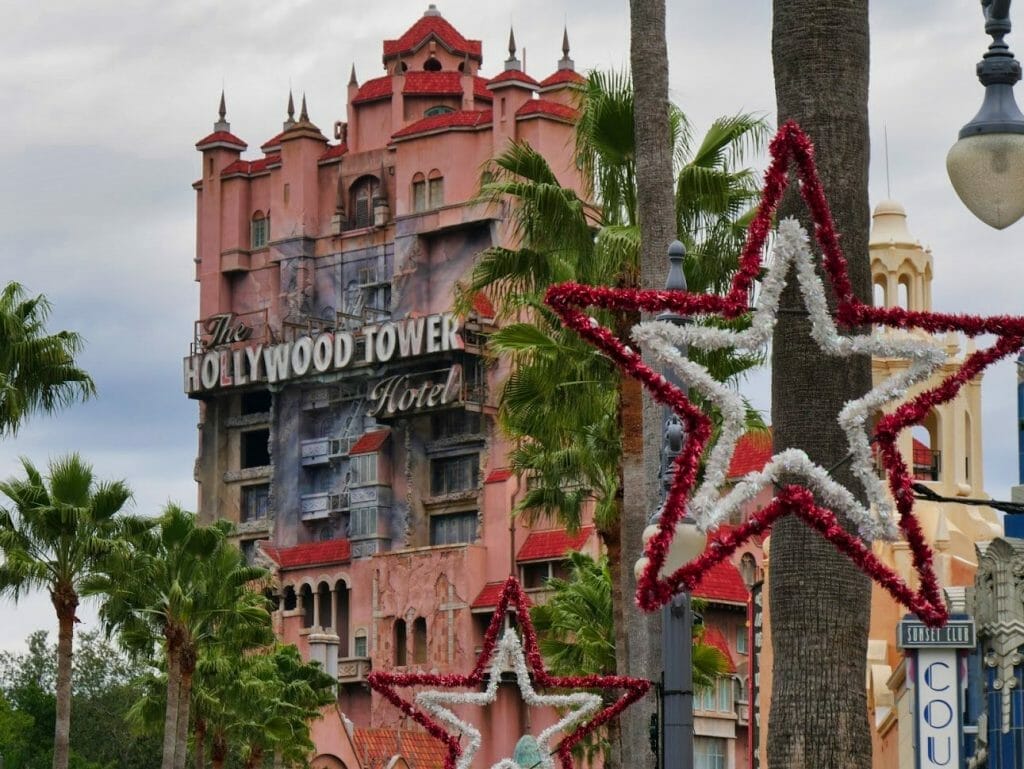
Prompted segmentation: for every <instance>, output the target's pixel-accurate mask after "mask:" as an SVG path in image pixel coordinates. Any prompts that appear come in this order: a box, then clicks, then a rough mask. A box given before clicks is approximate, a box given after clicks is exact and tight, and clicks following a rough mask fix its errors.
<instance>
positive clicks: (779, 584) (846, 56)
mask: <svg viewBox="0 0 1024 769" xmlns="http://www.w3.org/2000/svg"><path fill="white" fill-rule="evenodd" d="M773 14H774V18H773V37H772V61H773V64H774V69H775V89H776V100H777V108H778V115H779V122H780V123H781V122H782V121H785V120H789V119H795V120H796V121H798V122H799V123H800V124H801V126H802V127H803V129H804V130H805V131H806V132H807V133H808V134H809V135H810V137H811V140H812V141H814V143H815V146H816V152H815V158H816V160H817V163H818V170H819V172H820V174H821V178H822V181H823V183H824V186H825V190H826V193H827V194H828V196H829V199H830V202H831V207H832V214H833V216H834V218H835V221H836V225H837V226H836V229H837V230H838V231H839V232H840V233H841V237H842V243H843V250H844V251H845V253H846V258H847V262H848V265H849V272H850V279H851V281H852V282H853V285H854V290H855V291H856V293H857V295H858V296H859V297H860V298H861V299H862V300H864V301H867V302H869V303H870V301H871V299H870V296H871V294H870V287H871V286H870V267H869V264H868V258H867V254H868V247H867V241H868V222H869V221H870V218H869V215H870V211H869V208H868V193H867V179H868V155H869V152H868V145H869V137H868V121H867V116H868V102H867V98H868V48H869V31H868V0H836V1H835V2H830V3H821V2H817V1H816V0H791V2H785V3H774V4H773ZM779 215H780V216H790V215H796V216H802V217H803V219H804V221H805V224H806V219H807V217H806V209H805V208H804V206H803V204H802V203H801V202H800V200H799V197H798V195H797V194H796V193H795V191H793V192H792V193H791V194H789V195H788V196H787V198H786V200H785V201H784V202H783V205H782V207H781V209H780V211H779ZM808 229H809V228H808ZM782 306H783V308H784V309H786V308H790V309H793V308H795V309H798V310H803V309H804V306H803V303H802V301H801V300H800V297H799V294H798V291H797V290H796V287H795V286H794V285H793V282H791V284H790V286H788V287H787V290H786V292H785V293H784V294H783V297H782ZM870 384H871V367H870V362H869V361H868V360H867V359H864V360H859V361H854V360H845V359H844V360H839V359H828V358H823V357H822V356H821V355H820V353H819V351H818V349H817V346H816V345H815V344H814V343H813V342H812V341H811V340H810V338H809V337H808V335H807V330H806V323H805V322H804V321H802V320H797V318H796V316H795V315H794V314H793V313H785V312H783V313H782V314H780V318H779V323H778V324H777V326H776V328H775V336H774V339H773V342H772V393H773V400H772V422H773V424H774V440H775V448H776V450H780V449H782V448H786V447H791V446H794V447H798V448H802V449H804V450H805V451H806V452H807V453H808V454H809V455H810V456H811V458H812V459H814V460H815V461H816V462H818V463H819V464H821V465H822V466H823V467H829V466H832V465H834V464H836V463H837V462H838V460H840V459H842V458H843V456H845V454H846V448H845V447H846V443H845V441H844V439H843V435H842V433H841V432H840V430H839V427H838V425H837V424H836V418H835V417H836V414H837V413H838V412H839V410H840V409H841V408H842V406H843V404H844V403H845V402H847V401H848V400H850V399H852V398H856V397H859V396H860V395H862V394H863V393H864V392H866V391H867V390H868V388H869V387H870ZM836 477H837V478H839V479H840V480H841V481H842V482H844V483H846V484H847V485H848V486H849V487H850V488H853V486H851V485H850V484H851V482H852V481H853V478H852V476H851V475H850V473H849V472H846V471H842V472H837V473H836ZM770 577H771V578H770V583H769V584H770V595H769V600H770V607H771V633H772V644H773V646H774V673H773V682H772V692H771V698H772V699H771V702H772V708H771V719H770V723H769V729H768V763H769V764H770V765H771V766H786V767H792V768H793V769H805V768H806V767H822V766H844V767H851V769H867V767H869V766H871V733H870V727H869V725H868V720H867V704H866V699H865V690H864V676H865V659H866V653H867V648H866V647H867V632H868V613H869V610H870V589H869V582H868V580H867V578H866V577H865V576H864V575H863V574H862V573H861V572H860V571H858V570H857V569H856V568H855V567H854V566H853V565H852V564H851V563H850V561H849V560H848V559H846V558H843V557H841V556H839V555H838V554H837V553H836V552H835V550H833V549H832V548H831V547H830V546H829V545H828V544H827V543H825V542H824V541H823V540H822V539H821V538H820V537H819V536H818V535H817V534H814V533H812V532H811V531H810V530H809V529H808V528H807V527H806V526H804V525H803V524H801V523H799V522H797V521H794V520H792V519H786V520H784V521H780V522H779V523H777V524H776V525H775V526H774V527H773V529H772V564H771V575H770ZM812 628H813V629H812Z"/></svg>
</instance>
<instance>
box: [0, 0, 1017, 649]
mask: <svg viewBox="0 0 1024 769" xmlns="http://www.w3.org/2000/svg"><path fill="white" fill-rule="evenodd" d="M668 5H669V17H668V42H669V57H670V61H669V64H670V72H671V79H670V85H671V91H672V94H671V95H672V98H673V100H674V101H676V103H678V104H679V105H680V106H682V108H683V109H684V110H685V111H686V112H687V114H688V115H689V116H690V118H691V120H692V122H693V123H694V125H695V128H696V130H697V131H698V132H700V131H702V130H703V129H704V128H706V127H707V125H708V124H709V122H710V121H711V120H712V119H713V118H714V117H715V116H717V115H724V114H730V113H734V112H737V111H752V112H762V113H765V114H766V115H768V116H769V117H770V118H772V119H774V115H773V112H774V105H775V97H774V91H773V85H772V77H771V3H770V2H769V0H733V2H730V3H720V2H706V1H705V2H696V1H695V0H671V1H670V2H669V3H668ZM425 8H426V3H422V2H408V1H407V0H400V1H399V0H391V2H387V3H380V4H376V3H370V4H367V3H358V4H357V3H340V2H328V0H177V1H176V2H173V3H168V2H157V0H89V2H81V0H51V1H50V2H48V3H43V4H35V3H28V2H20V3H15V5H14V7H13V8H9V9H8V11H7V12H6V13H5V23H4V25H2V26H0V50H2V51H3V54H2V58H0V104H3V105H4V118H3V137H4V140H3V141H2V142H0V242H2V244H3V250H2V252H0V253H2V257H0V259H2V269H0V281H7V280H17V281H19V282H21V283H23V284H25V286H27V287H28V289H29V290H30V291H32V292H42V293H45V294H46V295H47V296H48V297H49V298H50V300H51V301H52V302H53V304H54V313H53V317H52V321H51V324H50V327H51V328H52V329H54V330H56V329H58V328H69V329H74V330H77V331H79V332H81V333H82V334H83V335H84V336H85V338H86V340H87V347H86V350H85V353H84V354H83V356H82V364H83V365H84V367H85V368H86V369H88V370H89V371H90V372H91V373H92V375H93V377H94V378H95V379H96V383H97V386H98V387H99V392H100V397H99V398H97V399H95V400H93V401H91V402H89V403H86V404H84V405H81V406H76V407H74V408H71V409H68V410H66V411H64V412H61V413H60V414H59V415H57V416H55V417H52V418H42V417H37V418H35V419H33V420H32V421H31V422H30V423H29V425H28V426H27V427H26V428H25V429H23V430H22V431H21V433H20V434H19V435H18V436H17V437H16V438H14V439H6V440H4V441H3V442H0V477H8V476H10V475H11V474H13V473H15V472H18V470H19V465H18V460H17V457H18V456H19V455H26V456H28V457H29V458H31V459H32V460H33V461H34V462H36V463H37V464H43V465H44V464H45V463H46V461H47V458H48V457H50V456H56V455H58V454H61V453H63V452H67V451H80V452H81V453H82V454H83V455H84V456H85V457H86V458H87V459H88V460H90V461H91V462H92V463H93V464H94V466H95V470H96V473H97V475H98V476H99V477H101V478H123V479H125V480H127V481H128V483H129V484H130V485H131V487H132V488H133V489H134V490H135V500H136V508H137V510H138V511H140V512H143V513H155V512H157V511H158V510H159V509H160V508H161V507H162V506H163V505H164V504H165V503H166V502H167V501H168V500H175V501H179V502H181V503H182V504H184V505H185V506H186V507H189V508H193V507H194V504H195V490H194V484H193V482H192V468H193V462H194V456H195V448H196V421H197V410H196V406H195V404H194V403H193V402H191V401H189V400H188V399H187V398H185V396H184V395H183V394H182V389H181V359H182V356H184V355H185V354H186V353H187V352H188V344H189V341H190V339H191V333H192V323H193V321H194V320H195V319H196V314H197V292H196V284H195V283H194V282H193V279H192V278H193V262H192V257H193V256H194V253H195V243H194V234H195V223H194V205H195V203H194V195H195V193H194V192H193V190H192V188H191V186H190V185H191V182H192V181H193V180H194V179H195V178H197V177H198V176H199V173H200V157H199V154H198V153H197V152H196V151H195V149H194V144H195V142H196V141H197V140H198V139H199V138H201V137H202V136H205V135H206V134H207V133H209V132H210V130H211V129H212V124H213V122H214V120H215V119H216V112H217V102H218V99H219V97H220V90H221V86H222V85H223V86H224V87H225V88H226V91H227V106H228V120H229V121H230V122H231V126H232V130H233V132H234V133H235V134H237V135H238V136H240V137H242V138H243V139H244V140H245V141H247V142H248V143H249V146H250V148H251V150H250V153H249V155H248V157H255V156H257V155H256V153H258V147H259V145H260V144H261V143H263V142H264V141H266V140H267V139H268V138H270V137H271V136H273V135H275V134H276V133H277V132H278V131H279V130H280V128H281V121H282V120H283V119H284V118H285V104H286V101H287V97H288V88H289V86H291V87H292V88H294V90H295V93H296V98H297V99H298V97H299V96H301V94H302V93H303V92H305V93H306V95H307V98H308V103H309V113H310V117H311V118H312V120H313V121H314V122H315V123H317V124H318V125H319V126H320V127H321V128H322V129H324V131H325V133H330V127H331V126H332V125H333V123H334V121H335V120H339V119H345V96H346V83H347V82H348V75H349V68H350V66H351V65H352V64H353V63H354V64H355V66H356V72H357V74H358V77H359V79H360V81H361V82H362V81H363V80H365V79H367V78H370V77H377V76H379V75H380V74H382V65H381V41H382V40H383V39H384V38H395V37H398V36H399V35H401V34H402V33H403V32H404V31H405V30H406V29H407V28H408V27H409V26H411V25H412V24H413V23H414V22H415V21H416V19H417V18H418V17H419V16H420V15H421V14H422V13H423V11H424V10H425ZM439 9H440V10H441V12H442V14H443V15H444V16H445V18H447V19H448V20H449V21H450V22H451V23H453V24H454V25H455V26H456V27H457V28H458V29H459V30H460V31H461V32H462V33H463V34H464V35H465V36H466V37H470V38H480V39H482V40H483V43H484V68H483V73H484V74H487V75H493V74H496V73H497V72H499V71H500V70H501V62H502V61H503V59H504V58H505V56H506V55H507V54H506V46H507V41H508V29H509V25H510V24H513V25H514V26H515V33H516V34H515V36H516V41H517V42H518V44H519V46H520V50H519V55H520V58H524V59H525V60H526V67H527V71H528V72H529V73H530V74H532V75H533V76H534V77H536V78H538V79H540V78H542V77H544V76H546V75H548V74H550V73H551V72H552V71H553V70H554V68H555V62H556V61H557V59H558V58H559V57H560V56H561V51H560V47H561V39H562V25H563V23H567V24H568V28H569V36H570V41H571V45H572V54H571V55H572V57H573V58H574V59H575V60H576V66H577V69H578V70H580V71H585V70H587V69H589V68H593V67H605V68H606V67H617V68H621V67H624V66H625V65H626V64H627V63H628V59H629V49H628V43H629V32H628V5H627V2H626V0H615V2H612V1H611V0H586V1H585V2H584V0H528V1H524V2H510V1H509V0H492V2H488V3H481V2H479V0H473V1H472V2H470V0H445V1H442V2H441V3H439ZM872 9H873V10H872V20H871V23H872V74H871V132H872V145H873V152H872V164H871V201H872V206H874V205H875V204H876V203H877V202H878V201H879V200H881V199H883V198H885V197H886V196H887V195H886V174H885V160H884V152H883V142H882V126H883V123H884V124H886V125H887V126H888V136H889V166H890V177H891V180H892V194H893V197H895V198H897V199H898V200H900V201H901V202H902V203H903V204H904V205H905V206H906V209H907V211H908V214H909V217H910V219H909V223H910V229H911V232H912V233H913V234H914V235H915V236H916V237H917V238H919V239H920V240H921V241H922V242H923V243H925V244H927V245H930V246H931V247H932V249H933V252H934V259H935V280H934V286H933V294H934V304H935V307H936V309H942V310H962V311H974V312H986V313H997V312H1020V311H1021V310H1022V309H1024V308H1022V306H1021V302H1020V301H1019V299H1018V297H1019V295H1020V283H1021V277H1022V276H1024V266H1022V264H1021V260H1022V258H1024V254H1022V253H1021V245H1022V243H1024V224H1018V225H1017V226H1016V227H1013V228H1011V229H1009V230H1008V231H1004V232H995V231H994V230H990V229H989V228H987V227H986V226H985V225H983V224H981V223H980V222H979V221H977V220H976V219H975V218H974V217H973V216H972V215H971V214H970V213H969V212H968V211H967V210H966V209H964V208H963V207H962V205H961V204H960V202H959V200H958V199H957V198H956V195H955V194H954V192H953V190H952V188H951V187H950V184H949V182H948V180H947V177H946V171H945V155H946V152H947V151H948V149H949V147H950V145H951V144H952V143H953V142H954V141H955V139H956V134H957V131H958V130H959V128H960V127H961V126H962V125H963V124H964V123H965V122H967V121H968V120H969V119H970V118H971V117H972V116H973V115H974V113H975V112H976V111H977V108H978V106H979V105H980V102H981V96H982V88H981V86H980V85H979V84H978V83H977V81H976V79H975V76H974V65H975V62H976V61H977V60H978V59H979V58H980V56H981V54H982V53H983V52H984V49H985V47H986V45H987V41H988V38H987V37H986V36H985V35H984V33H983V30H982V26H983V24H982V17H981V13H980V9H979V7H978V2H977V0H875V1H874V2H873V3H872ZM1020 23H1021V24H1024V17H1022V18H1021V19H1020ZM1017 40H1018V38H1017V37H1016V36H1011V37H1010V43H1011V45H1013V46H1014V47H1015V49H1016V48H1021V49H1022V52H1024V46H1022V45H1020V44H1018V43H1017ZM524 49H525V51H524ZM1020 98H1024V97H1020ZM762 166H763V163H762ZM766 381H767V380H766V378H765V377H764V376H760V377H755V379H754V381H752V382H751V390H752V395H753V396H754V398H755V400H756V402H757V403H758V404H759V405H760V406H762V407H764V408H767V405H768V393H767V391H766V386H765V384H764V383H765V382H766ZM983 397H984V402H985V409H984V420H983V422H984V431H985V435H984V437H985V475H986V481H987V484H986V485H987V488H988V491H989V492H990V493H991V494H992V495H993V496H997V497H1005V496H1006V495H1007V494H1008V493H1009V492H1008V489H1009V486H1010V485H1012V484H1014V483H1015V482H1016V432H1015V409H1016V406H1015V376H1014V371H1013V367H1012V365H1010V364H1007V363H1004V364H1003V365H1001V366H998V367H996V368H995V369H994V370H992V371H991V373H989V374H988V376H987V377H986V379H985V385H984V396H983ZM80 616H81V617H82V618H83V619H84V620H86V621H87V622H89V621H91V620H90V618H91V617H93V616H94V611H92V610H90V609H83V611H81V612H80ZM36 628H47V629H50V630H55V621H54V620H53V618H52V609H51V608H50V606H49V603H48V601H47V600H46V598H45V597H44V596H38V597H36V598H35V599H34V600H33V599H28V600H23V601H22V603H21V605H19V606H18V607H17V608H15V607H14V605H13V604H10V603H4V602H0V648H7V647H12V646H18V645H19V644H20V643H21V640H22V639H23V638H24V637H25V636H26V635H27V634H28V633H29V632H30V631H32V630H34V629H36Z"/></svg>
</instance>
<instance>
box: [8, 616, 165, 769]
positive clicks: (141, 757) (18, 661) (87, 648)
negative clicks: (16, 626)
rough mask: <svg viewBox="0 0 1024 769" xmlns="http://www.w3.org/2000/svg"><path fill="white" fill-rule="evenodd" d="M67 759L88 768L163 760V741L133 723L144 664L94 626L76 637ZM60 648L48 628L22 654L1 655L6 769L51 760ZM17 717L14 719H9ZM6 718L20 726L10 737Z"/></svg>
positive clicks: (143, 765)
mask: <svg viewBox="0 0 1024 769" xmlns="http://www.w3.org/2000/svg"><path fill="white" fill-rule="evenodd" d="M75 647H76V651H75V658H74V675H73V679H72V680H73V686H72V709H73V711H74V713H75V718H74V720H73V721H72V724H71V750H70V755H69V765H70V766H72V767H78V768H80V769H86V768H87V767H94V768H95V769H100V767H103V768H104V769H105V768H106V767H115V766H116V767H118V769H151V767H152V766H154V765H155V764H156V762H157V761H158V760H159V755H160V745H159V741H158V740H156V739H153V738H147V737H146V736H144V735H141V734H139V733H138V732H137V731H136V730H135V729H133V728H131V726H130V723H129V719H128V712H129V710H130V709H131V707H132V705H133V703H134V702H135V701H136V700H137V699H138V698H139V696H140V692H141V682H142V681H144V680H145V676H146V674H147V670H146V668H145V666H140V665H136V664H133V663H132V662H131V661H130V660H128V659H127V658H126V657H125V656H124V654H123V653H122V652H121V651H120V650H119V649H116V648H114V647H112V646H111V645H110V644H108V643H107V642H106V641H105V640H104V639H103V638H102V637H101V634H100V633H98V632H96V631H92V632H86V633H82V634H81V635H79V636H78V637H77V638H76V639H75ZM55 687H56V646H55V645H54V644H51V643H50V642H49V640H48V636H47V633H46V632H45V631H38V632H36V633H33V634H32V635H30V636H29V638H28V648H27V650H25V651H23V652H4V653H0V699H2V700H3V702H5V703H7V704H8V705H9V707H10V708H11V713H10V718H8V714H7V713H6V711H5V709H4V706H3V705H2V704H0V753H2V754H3V756H4V766H5V767H6V768H7V769H35V768H36V767H39V768H40V769H42V768H43V767H46V766H49V765H50V764H51V762H52V760H53V758H52V754H53V742H52V737H51V736H52V734H53V723H54V713H55V703H56V696H55V694H54V692H55ZM12 719H13V720H12ZM5 723H17V724H19V731H18V733H17V734H12V735H6V734H5V733H4V726H3V724H5Z"/></svg>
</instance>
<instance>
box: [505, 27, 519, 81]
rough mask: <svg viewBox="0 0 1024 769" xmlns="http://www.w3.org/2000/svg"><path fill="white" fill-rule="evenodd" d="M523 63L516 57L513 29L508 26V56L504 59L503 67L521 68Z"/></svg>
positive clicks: (507, 68)
mask: <svg viewBox="0 0 1024 769" xmlns="http://www.w3.org/2000/svg"><path fill="white" fill-rule="evenodd" d="M522 68H523V65H522V64H521V63H520V61H519V59H517V58H516V33H515V30H513V29H512V27H511V26H510V27H509V28H508V58H507V59H505V69H506V70H509V69H519V70H521V69H522Z"/></svg>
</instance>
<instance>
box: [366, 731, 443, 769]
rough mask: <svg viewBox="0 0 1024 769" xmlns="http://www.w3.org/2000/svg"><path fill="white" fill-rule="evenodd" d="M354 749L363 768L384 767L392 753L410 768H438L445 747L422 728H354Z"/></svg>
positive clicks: (375, 768) (441, 762)
mask: <svg viewBox="0 0 1024 769" xmlns="http://www.w3.org/2000/svg"><path fill="white" fill-rule="evenodd" d="M353 737H354V742H355V748H356V753H357V754H358V755H359V757H360V759H361V760H362V761H361V763H362V765H363V767H365V768H366V769H384V767H386V766H387V765H388V763H389V762H390V760H391V758H392V757H393V756H395V755H401V756H402V757H403V758H405V759H406V760H407V761H408V763H409V766H410V767H412V769H442V767H444V760H445V757H446V756H447V751H446V750H445V747H444V745H442V744H441V742H440V740H436V739H434V738H433V737H431V736H430V735H429V734H427V733H426V732H420V731H410V730H407V729H402V730H401V733H399V731H398V730H397V729H356V730H355V732H354V734H353Z"/></svg>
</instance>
